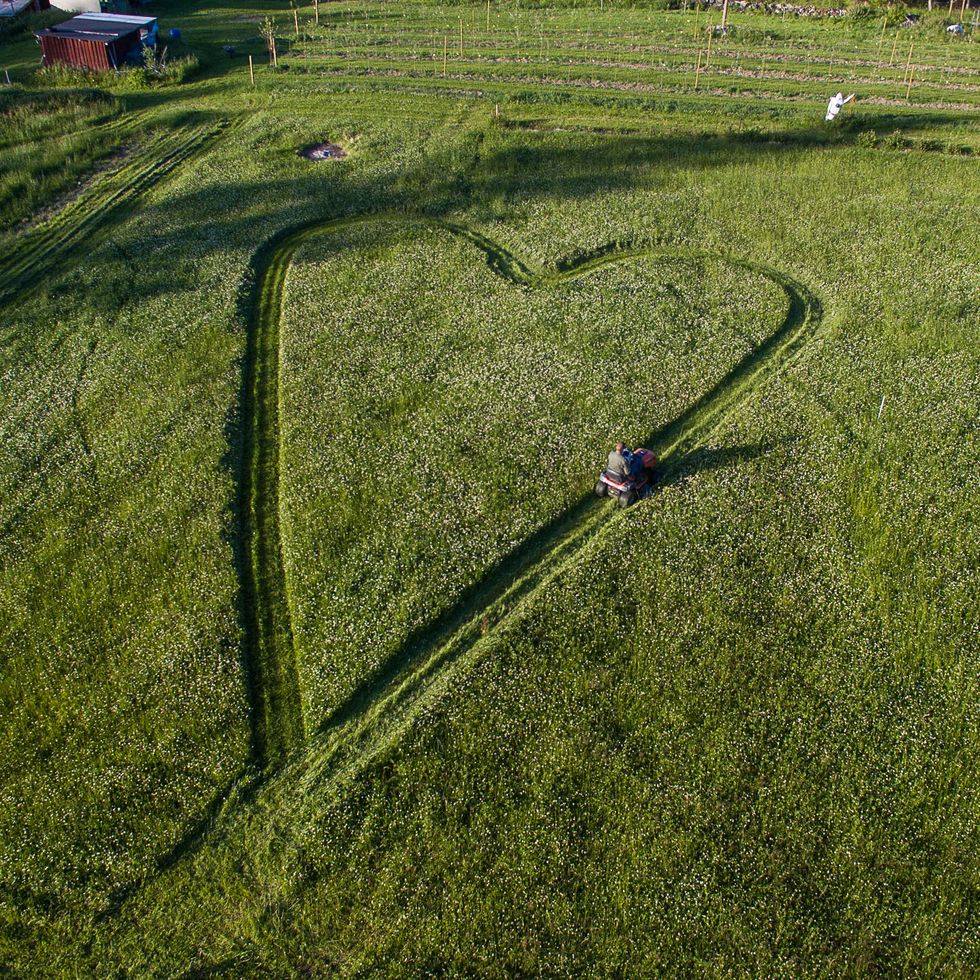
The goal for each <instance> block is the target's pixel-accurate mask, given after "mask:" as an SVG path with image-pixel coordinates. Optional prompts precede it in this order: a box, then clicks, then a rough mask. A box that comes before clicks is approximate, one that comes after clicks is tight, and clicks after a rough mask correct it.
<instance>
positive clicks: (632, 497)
mask: <svg viewBox="0 0 980 980" xmlns="http://www.w3.org/2000/svg"><path fill="white" fill-rule="evenodd" d="M635 503H636V493H635V492H634V491H633V490H625V491H623V493H621V494H620V495H619V506H620V507H629V506H631V505H632V504H635Z"/></svg>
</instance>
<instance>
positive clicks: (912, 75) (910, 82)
mask: <svg viewBox="0 0 980 980" xmlns="http://www.w3.org/2000/svg"><path fill="white" fill-rule="evenodd" d="M913 78H915V65H913V66H912V70H911V71H910V72H909V87H908V88H907V89H906V90H905V101H906V102H907V101H908V98H909V96H910V95H911V94H912V79H913Z"/></svg>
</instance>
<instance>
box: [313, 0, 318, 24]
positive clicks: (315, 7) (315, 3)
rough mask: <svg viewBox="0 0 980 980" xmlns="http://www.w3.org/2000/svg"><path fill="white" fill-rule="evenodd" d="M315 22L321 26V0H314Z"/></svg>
mask: <svg viewBox="0 0 980 980" xmlns="http://www.w3.org/2000/svg"><path fill="white" fill-rule="evenodd" d="M313 23H314V24H316V26H317V27H319V26H320V0H313Z"/></svg>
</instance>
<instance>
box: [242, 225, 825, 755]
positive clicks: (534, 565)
mask: <svg viewBox="0 0 980 980" xmlns="http://www.w3.org/2000/svg"><path fill="white" fill-rule="evenodd" d="M255 264H256V286H255V290H254V293H253V296H252V299H251V302H250V306H249V311H248V312H249V318H250V323H251V327H252V329H251V331H250V342H249V347H248V351H247V356H246V361H245V366H244V372H243V374H244V390H243V423H244V425H243V464H244V465H243V469H242V474H241V481H240V497H239V504H240V514H241V516H242V535H241V551H240V558H241V562H240V565H241V570H242V596H243V600H244V601H243V611H244V619H245V626H246V656H245V661H246V663H247V664H248V666H249V671H250V678H249V680H250V688H251V691H252V696H253V709H254V711H253V715H254V731H255V749H256V755H257V761H259V763H260V764H261V765H262V766H263V767H265V768H269V767H275V766H277V765H278V764H279V763H281V762H282V761H283V760H284V759H285V757H286V756H287V754H288V753H289V752H290V751H292V750H295V749H297V748H299V747H300V746H301V745H302V744H303V743H304V741H305V739H306V738H307V736H309V735H310V734H311V733H314V732H316V731H318V730H322V729H324V728H325V729H327V731H328V734H329V735H330V736H331V738H333V739H336V740H341V741H342V740H343V738H344V737H346V736H344V734H343V733H344V732H348V731H350V730H352V729H357V728H360V727H363V726H364V725H367V726H369V727H370V726H371V725H373V724H374V722H375V721H376V720H377V718H378V717H379V715H384V714H385V711H386V710H387V709H385V708H384V705H385V704H389V705H391V704H397V705H399V706H400V707H399V708H398V710H397V711H391V712H389V713H390V714H391V716H392V718H394V717H396V716H400V715H401V714H403V713H404V711H407V710H409V707H408V706H409V705H412V706H414V705H415V704H416V701H417V695H418V694H419V692H420V691H424V690H426V689H428V687H429V686H430V685H431V683H432V682H433V680H434V679H435V675H436V672H437V671H438V670H439V669H440V665H441V664H444V663H446V662H449V661H454V660H456V659H458V655H459V652H460V651H461V650H463V649H468V648H469V647H471V646H472V645H473V644H474V643H476V642H477V641H478V640H479V638H480V637H481V636H483V635H484V634H486V633H487V632H488V631H490V630H492V628H493V627H494V626H495V624H497V623H499V622H500V621H501V619H502V618H505V617H506V616H509V615H510V614H511V613H513V612H514V610H515V609H516V608H517V606H518V605H519V604H520V603H521V602H522V601H523V600H524V598H525V596H527V595H528V594H529V593H530V592H532V591H534V590H536V589H537V587H538V585H539V584H541V583H542V582H543V581H544V580H545V579H546V578H548V577H549V576H550V575H551V574H552V573H553V571H554V570H555V569H557V568H558V567H560V565H561V563H562V562H565V561H568V560H570V558H571V557H573V556H574V554H575V552H576V551H577V550H578V548H579V547H581V544H582V543H583V542H584V541H586V540H588V539H589V538H590V537H591V536H592V535H593V534H594V533H595V532H596V531H597V530H598V528H599V527H600V526H602V525H604V524H607V523H608V521H609V519H610V516H611V515H610V514H609V513H608V510H604V509H603V508H602V507H600V506H598V502H597V501H595V500H594V499H593V498H590V497H589V496H588V491H589V488H590V487H591V485H592V484H593V483H594V480H595V476H596V473H597V471H598V470H599V468H600V466H601V464H602V462H603V460H604V457H605V453H606V452H607V450H608V448H609V446H610V442H611V440H613V439H614V438H616V437H617V436H619V435H622V436H623V437H624V438H627V439H631V440H635V441H637V442H646V443H647V444H651V445H652V448H654V449H656V450H657V451H659V452H660V453H661V455H665V456H666V461H667V465H668V467H669V466H670V465H671V461H672V460H674V461H676V459H677V458H678V450H679V449H680V448H682V447H683V448H685V449H686V448H689V447H693V445H694V444H695V443H696V442H697V441H698V440H703V438H704V436H705V435H706V434H708V433H709V432H710V430H711V428H713V426H714V425H716V424H717V421H718V419H719V417H720V416H722V415H724V414H727V413H728V412H729V411H731V410H732V409H733V408H734V407H735V406H736V405H737V404H738V403H739V402H740V401H741V400H742V399H743V398H744V397H745V395H746V394H747V393H748V392H749V391H750V390H751V388H752V387H753V385H755V384H756V382H757V381H758V379H759V378H760V376H762V375H763V374H765V373H766V372H767V371H770V370H772V369H774V368H776V367H778V366H779V365H781V364H783V363H785V361H786V359H787V358H789V357H791V356H793V355H794V354H795V352H796V351H797V350H798V349H799V348H800V347H801V346H802V345H803V344H804V343H805V341H806V339H807V338H808V337H809V336H810V335H811V334H812V331H813V330H814V329H815V327H816V325H817V323H818V322H819V319H820V308H819V304H818V303H817V302H816V301H815V300H814V299H813V297H812V296H811V295H810V294H809V293H808V291H807V290H806V289H805V287H803V286H801V285H800V284H798V283H796V282H794V281H793V280H792V279H790V278H789V277H787V276H786V275H785V274H783V273H780V272H778V271H776V270H773V269H770V268H768V267H765V266H761V265H759V264H756V263H753V262H750V261H746V260H742V259H738V258H733V257H729V256H715V255H704V254H697V253H693V252H662V251H661V252H658V251H656V250H644V249H637V250H634V251H629V252H622V251H620V252H617V251H612V250H610V251H607V252H604V253H602V254H599V255H596V256H595V257H593V258H590V259H587V260H584V261H581V262H579V263H577V264H574V265H570V266H569V267H567V268H564V269H558V270H555V271H545V270H541V271H534V270H531V269H529V268H528V267H527V266H526V265H524V264H523V263H522V262H521V261H520V260H519V259H517V258H516V257H515V256H514V255H513V254H512V253H510V252H509V251H508V250H507V249H506V248H504V247H502V246H500V245H498V244H497V243H495V242H493V241H491V240H490V239H488V238H486V237H485V236H483V235H482V234H481V233H480V232H478V231H475V230H473V229H470V228H467V227H464V226H461V225H456V224H451V223H445V222H439V221H434V220H427V219H423V218H413V217H406V216H404V215H400V216H384V215H381V216H379V215H375V216H370V217H368V218H362V219H347V220H344V221H335V222H327V223H324V224H320V225H316V226H309V227H305V228H301V229H298V230H293V231H291V232H289V233H288V234H285V235H283V236H281V237H279V238H278V239H275V240H273V241H272V242H270V243H269V244H268V245H267V246H266V247H265V248H263V249H262V250H260V252H259V253H258V255H257V257H256V263H255ZM287 273H288V283H287ZM280 321H282V322H281V323H280ZM443 680H444V679H440V683H441V682H442V681H443ZM398 692H400V693H398ZM392 697H394V701H392V700H391V699H392ZM410 710H415V708H414V707H412V708H411V709H410ZM382 727H384V726H382ZM358 739H361V736H358Z"/></svg>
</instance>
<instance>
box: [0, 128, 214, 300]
mask: <svg viewBox="0 0 980 980" xmlns="http://www.w3.org/2000/svg"><path fill="white" fill-rule="evenodd" d="M227 125H228V124H227V123H225V122H220V123H217V124H215V123H211V124H202V125H184V126H179V127H178V128H176V129H171V130H167V131H163V132H161V133H158V134H156V135H155V136H153V137H151V138H150V140H149V141H148V142H147V144H146V145H145V146H144V147H143V149H142V150H141V151H140V152H138V153H135V154H133V156H132V158H131V159H130V160H129V161H128V162H127V163H126V164H125V165H124V166H122V167H120V168H119V169H118V170H114V171H113V172H112V173H111V174H109V175H107V176H106V177H105V178H104V179H103V180H100V181H98V182H97V183H96V184H95V185H94V186H93V188H92V190H91V191H90V192H89V193H86V194H84V195H83V196H82V197H80V198H79V199H78V200H76V201H74V202H72V203H71V204H69V205H68V206H66V207H64V208H62V209H61V210H59V211H58V212H57V213H56V214H55V215H53V216H52V217H51V218H50V219H48V220H47V221H44V222H42V223H41V224H39V225H37V226H35V227H34V228H31V229H30V230H29V231H26V232H24V233H23V234H22V235H17V236H15V237H14V238H12V239H11V240H10V241H9V242H8V243H7V244H8V248H9V252H8V254H7V255H6V256H5V257H4V258H3V259H0V303H3V304H9V303H12V302H15V301H18V300H21V299H24V298H25V297H26V296H29V295H30V294H31V293H32V292H34V291H35V290H36V289H38V288H39V287H40V286H41V285H42V284H43V283H45V282H46V281H48V280H49V279H50V278H52V276H54V275H56V274H57V273H58V272H59V271H62V269H63V266H64V265H65V263H66V262H67V261H69V260H70V259H72V258H73V257H74V256H76V255H78V254H80V252H81V249H82V246H83V245H84V246H85V247H86V248H87V247H90V246H91V245H92V243H93V242H94V241H96V240H97V239H98V237H99V235H100V233H101V232H104V231H105V230H106V228H107V227H109V226H110V225H112V224H113V223H115V222H116V221H118V220H120V219H121V218H122V217H124V216H125V215H126V214H127V212H128V211H129V210H130V208H132V206H133V205H134V204H135V203H136V202H137V201H138V200H139V199H140V198H142V197H143V196H145V195H146V194H147V193H148V192H149V191H150V190H151V189H152V188H153V187H155V186H156V185H157V184H158V183H160V181H162V180H163V179H164V178H165V177H167V176H168V175H169V174H170V173H172V172H173V171H174V170H175V169H176V168H177V167H179V166H180V165H181V164H183V163H185V162H187V161H188V160H190V159H192V158H194V157H196V156H198V155H199V154H200V153H202V152H203V151H204V150H205V149H206V148H207V147H208V146H209V145H210V143H211V141H212V140H213V139H214V138H215V137H217V136H218V135H219V134H220V133H222V132H223V131H225V130H226V128H227Z"/></svg>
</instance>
